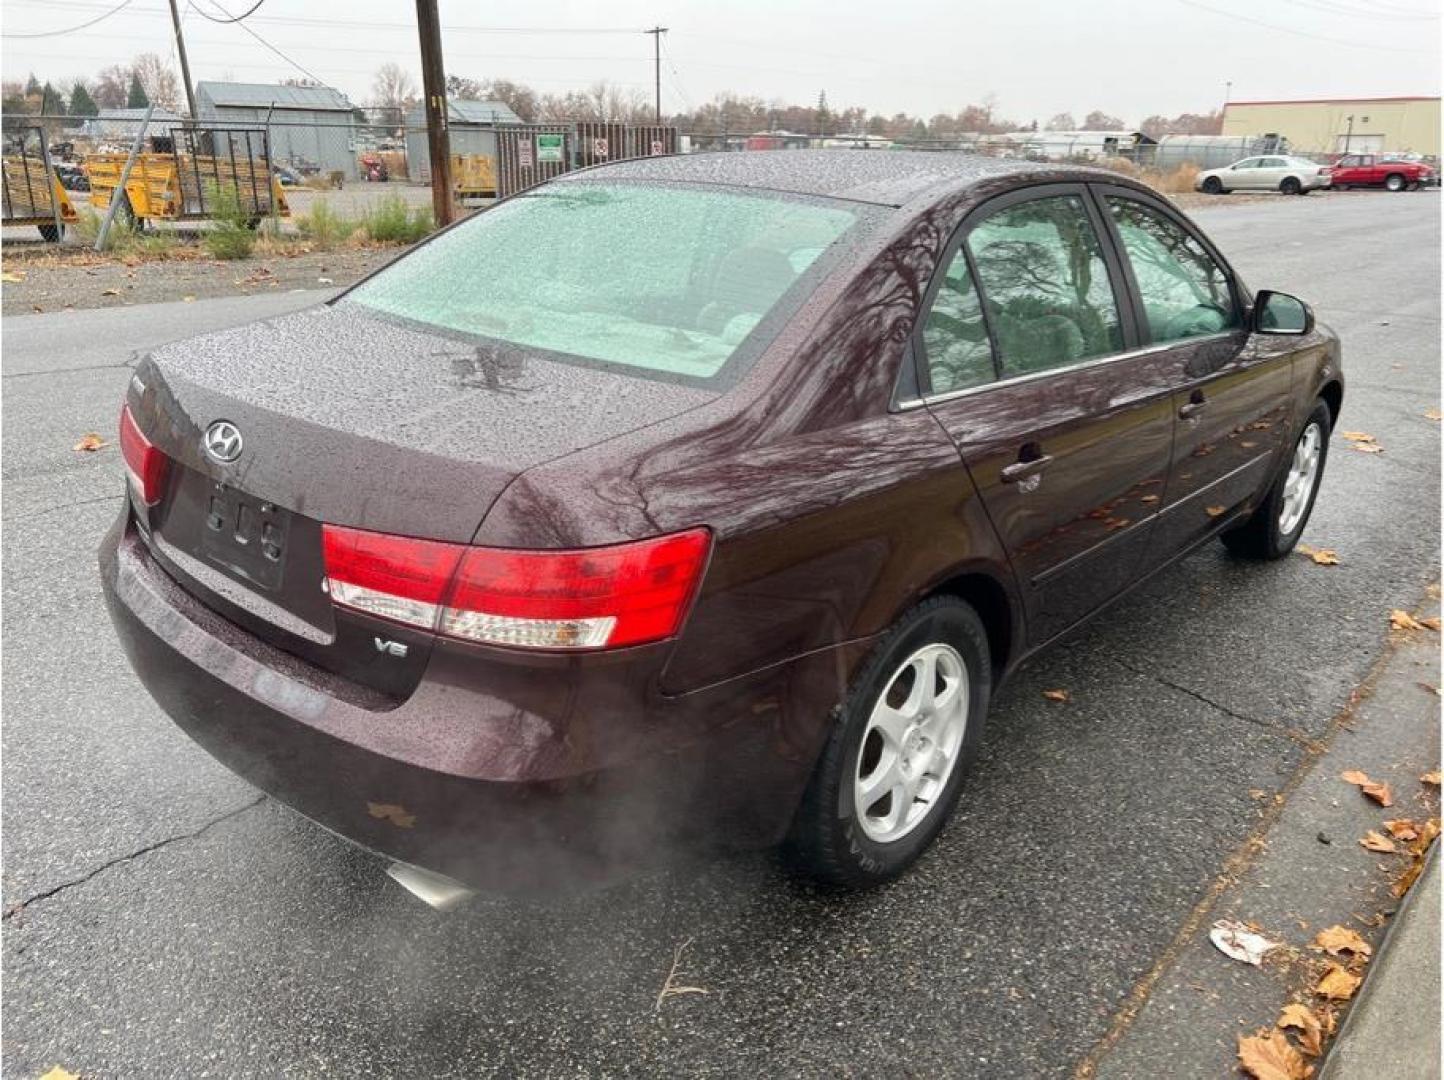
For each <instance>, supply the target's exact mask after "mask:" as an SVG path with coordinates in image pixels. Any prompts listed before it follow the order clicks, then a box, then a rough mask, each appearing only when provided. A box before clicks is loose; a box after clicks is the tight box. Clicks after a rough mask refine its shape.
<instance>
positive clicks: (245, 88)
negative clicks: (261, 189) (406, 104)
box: [196, 82, 358, 180]
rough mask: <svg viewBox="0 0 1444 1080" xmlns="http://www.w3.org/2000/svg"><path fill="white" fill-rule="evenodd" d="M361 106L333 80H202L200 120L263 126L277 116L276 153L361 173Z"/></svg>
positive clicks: (292, 161) (291, 161) (282, 160)
mask: <svg viewBox="0 0 1444 1080" xmlns="http://www.w3.org/2000/svg"><path fill="white" fill-rule="evenodd" d="M354 108H355V106H353V105H352V104H351V102H350V101H348V100H347V99H346V95H345V94H343V93H341V91H339V90H333V89H331V87H329V86H270V85H268V84H266V83H228V82H202V83H197V84H196V111H197V112H199V113H200V122H201V123H202V124H203V125H204V124H206V123H208V122H209V123H225V124H245V125H249V126H253V127H261V126H263V125H264V124H265V123H266V118H267V116H269V117H270V121H271V159H272V160H273V161H275V162H277V163H278V164H282V165H290V166H292V167H293V168H301V167H304V166H311V165H314V166H317V167H318V168H319V169H320V170H321V171H322V172H323V173H327V172H333V171H340V172H343V173H345V174H346V178H347V179H348V180H351V179H354V178H355V177H356V176H357V175H358V171H357V164H356V152H355V146H354V144H355V141H356V115H355V112H354V111H353V110H354Z"/></svg>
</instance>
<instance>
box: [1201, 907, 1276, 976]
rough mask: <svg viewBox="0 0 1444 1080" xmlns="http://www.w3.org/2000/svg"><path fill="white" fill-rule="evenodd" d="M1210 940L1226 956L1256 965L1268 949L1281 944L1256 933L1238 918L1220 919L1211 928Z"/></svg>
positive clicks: (1260, 962) (1261, 960) (1260, 961)
mask: <svg viewBox="0 0 1444 1080" xmlns="http://www.w3.org/2000/svg"><path fill="white" fill-rule="evenodd" d="M1208 940H1209V941H1211V942H1213V944H1214V947H1215V948H1216V949H1218V951H1219V952H1221V953H1223V954H1224V955H1225V956H1227V957H1230V958H1231V959H1234V960H1239V961H1241V962H1243V963H1245V964H1252V965H1253V966H1254V967H1258V966H1259V965H1260V964H1262V963H1263V958H1264V956H1265V955H1266V954H1267V953H1268V951H1269V950H1270V949H1276V948H1278V944H1279V943H1278V942H1277V941H1270V940H1269V939H1268V938H1266V937H1264V936H1263V935H1262V934H1257V933H1254V931H1252V930H1250V929H1249V928H1248V926H1247V925H1245V924H1244V923H1241V922H1238V921H1237V920H1236V919H1219V920H1218V922H1216V923H1214V924H1213V928H1212V929H1211V930H1209V932H1208Z"/></svg>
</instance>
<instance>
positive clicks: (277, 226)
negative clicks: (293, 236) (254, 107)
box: [253, 101, 281, 236]
mask: <svg viewBox="0 0 1444 1080" xmlns="http://www.w3.org/2000/svg"><path fill="white" fill-rule="evenodd" d="M275 111H276V103H275V102H274V101H273V102H271V107H270V108H269V109H267V110H266V199H267V200H268V201H269V202H270V204H271V235H272V236H280V235H281V208H280V207H279V206H277V205H276V204H277V203H278V202H279V201H280V200H279V199H277V198H276V192H277V191H278V190H279V189H280V186H281V182H280V181H279V180H277V179H276V163H275V161H274V160H273V157H272V154H271V114H272V113H273V112H275ZM253 168H254V166H253Z"/></svg>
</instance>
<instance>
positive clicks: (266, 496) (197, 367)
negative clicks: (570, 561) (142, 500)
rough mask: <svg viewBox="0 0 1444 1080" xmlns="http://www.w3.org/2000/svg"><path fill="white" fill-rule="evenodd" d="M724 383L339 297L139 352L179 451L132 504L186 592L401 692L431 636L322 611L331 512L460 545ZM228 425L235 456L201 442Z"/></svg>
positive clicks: (148, 420) (159, 418)
mask: <svg viewBox="0 0 1444 1080" xmlns="http://www.w3.org/2000/svg"><path fill="white" fill-rule="evenodd" d="M715 396H716V393H715V392H713V391H708V390H700V389H697V388H695V387H688V386H682V385H679V384H676V383H669V382H663V381H659V380H657V379H652V378H645V377H636V376H632V375H625V374H621V373H619V372H616V371H614V370H610V369H605V368H601V367H597V366H583V365H579V364H570V363H565V362H562V361H560V360H555V359H548V358H546V357H545V356H544V355H542V354H539V353H536V352H532V351H527V350H524V349H518V348H516V347H513V346H509V345H504V344H500V343H487V344H484V345H479V344H477V343H476V342H474V341H463V340H458V339H456V338H452V337H445V336H441V335H438V334H434V333H428V332H425V331H423V330H420V329H416V328H413V327H411V326H400V325H397V324H395V323H392V322H390V321H383V320H382V319H379V318H376V317H374V316H371V315H368V314H366V313H365V312H363V311H361V310H359V309H358V308H356V307H355V306H353V305H344V304H343V305H339V306H327V307H321V308H316V309H310V310H307V311H302V312H298V313H295V314H292V315H287V316H283V317H280V318H277V319H272V320H268V321H264V322H259V323H253V324H250V325H246V326H242V327H237V328H234V329H231V330H225V331H221V332H219V333H216V334H211V335H207V336H205V337H201V338H196V339H192V340H190V341H185V342H180V343H176V344H172V345H168V346H165V347H164V348H162V349H160V350H158V351H157V352H155V353H154V354H152V355H151V356H150V357H148V358H146V359H145V360H144V361H143V362H142V363H141V364H140V365H139V366H138V368H137V371H136V375H135V378H134V379H133V380H132V385H131V391H130V396H129V402H130V407H131V410H132V412H133V413H134V415H135V418H136V421H137V423H138V424H139V426H140V429H141V431H142V432H143V433H144V434H145V436H146V437H147V438H148V439H150V440H151V441H152V442H153V443H154V444H155V445H156V446H157V447H158V448H159V449H160V450H161V451H163V452H164V453H165V454H166V455H167V457H169V458H170V460H171V466H170V475H169V477H168V480H167V486H166V493H165V496H164V498H163V499H162V501H161V503H160V505H158V506H156V507H154V508H152V509H151V510H150V511H149V512H144V511H142V513H145V514H146V516H147V517H148V519H149V521H148V524H149V531H150V544H151V548H152V550H153V552H154V553H155V554H156V556H157V558H158V559H159V560H160V561H161V562H162V564H163V565H164V566H165V568H166V569H167V571H168V572H169V573H170V574H171V575H172V576H173V577H175V578H176V580H177V581H178V582H179V583H180V584H181V586H182V587H183V588H185V589H187V591H189V592H191V593H192V594H193V595H196V596H197V597H198V598H200V599H201V600H202V601H204V602H205V603H207V604H208V605H210V606H211V607H212V608H214V609H215V610H217V611H219V612H220V613H221V614H223V615H225V616H226V617H227V618H228V619H230V620H231V621H233V622H236V623H238V624H240V625H242V626H244V627H245V628H246V629H249V630H251V631H252V632H254V633H257V634H259V635H261V636H263V637H264V638H266V639H267V640H269V641H270V642H272V643H273V644H276V645H279V646H280V647H282V648H284V649H286V650H288V651H290V652H292V653H295V654H297V655H299V656H302V657H304V658H305V659H307V660H310V661H312V662H314V663H316V664H318V665H320V666H322V667H325V668H326V669H328V670H330V671H333V672H336V673H338V674H343V675H346V676H347V677H349V678H352V679H355V680H356V681H358V682H361V683H363V684H365V685H367V686H368V687H371V688H373V689H377V690H380V691H382V692H384V693H387V694H392V695H401V696H404V695H405V694H406V693H409V692H410V690H411V689H412V688H413V687H414V686H415V683H416V681H417V680H418V679H419V678H420V676H421V673H422V671H423V670H424V668H425V661H426V658H427V656H428V655H429V652H430V635H428V634H424V633H418V632H416V631H414V630H407V629H405V628H403V627H399V626H393V625H391V624H389V623H385V622H382V621H380V620H376V619H371V618H367V617H365V616H359V615H353V614H351V613H340V612H337V611H335V610H334V609H333V607H332V605H331V602H330V599H329V597H327V596H326V594H325V593H324V592H323V590H322V581H323V578H324V564H323V560H322V554H321V525H322V523H332V524H338V525H349V526H352V527H354V528H361V529H370V530H374V531H377V532H386V533H394V534H398V535H404V536H417V537H425V538H427V539H433V540H444V541H449V542H452V543H467V542H469V541H470V540H471V538H472V537H473V536H474V535H475V533H476V530H477V528H478V527H479V525H480V523H481V520H482V518H483V517H484V516H485V514H486V511H487V509H488V508H489V507H490V506H491V504H492V503H493V502H494V501H495V499H496V497H497V496H498V495H500V494H501V492H502V490H503V489H504V488H505V487H506V486H507V484H509V483H510V482H511V480H512V479H513V478H515V477H516V476H517V475H519V474H520V473H521V472H523V471H525V470H526V469H528V468H530V467H532V466H534V465H538V464H540V463H542V462H545V461H549V460H551V459H553V458H556V457H560V456H562V455H565V454H570V453H574V452H576V451H578V450H582V449H585V448H586V447H588V446H592V445H595V444H597V443H600V442H605V441H606V440H608V439H611V438H614V437H616V436H618V435H622V434H625V433H626V432H628V431H632V430H635V429H636V428H638V427H642V426H645V425H648V424H652V423H655V422H657V421H660V420H664V419H666V418H668V417H670V416H674V415H676V414H677V413H679V412H682V411H685V410H687V409H690V408H693V407H695V406H697V405H701V404H704V403H705V402H707V401H709V400H711V399H713V398H714V397H715ZM222 421H224V422H227V423H228V424H230V425H233V428H234V432H236V433H239V436H240V439H241V445H240V448H239V453H238V454H237V455H236V456H235V458H234V460H233V461H230V462H225V461H220V460H217V459H216V458H215V457H214V456H213V455H211V454H208V453H207V452H206V451H205V449H204V446H203V440H204V438H205V436H206V433H207V431H208V429H210V428H211V426H212V425H213V424H216V423H218V422H222ZM226 434H230V433H229V432H227V433H226ZM223 449H224V447H223ZM222 456H224V454H223V455H222ZM545 511H546V508H545V507H538V508H537V512H538V513H545ZM397 646H400V648H397Z"/></svg>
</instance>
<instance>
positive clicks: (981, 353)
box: [923, 249, 993, 394]
mask: <svg viewBox="0 0 1444 1080" xmlns="http://www.w3.org/2000/svg"><path fill="white" fill-rule="evenodd" d="M923 352H924V353H925V354H926V357H927V364H928V376H929V378H930V379H931V382H932V392H933V393H934V394H949V393H952V392H953V391H955V390H966V389H968V388H969V387H971V386H981V385H983V384H984V383H987V382H992V381H993V347H992V345H991V344H989V342H988V328H987V325H986V324H985V323H984V322H983V305H982V302H981V301H980V300H979V299H978V292H977V290H976V289H974V288H973V276H972V275H971V274H970V273H968V260H967V257H966V256H965V255H964V254H963V252H962V249H959V250H958V251H957V253H956V254H954V255H953V259H952V262H950V263H949V264H948V269H947V272H946V273H945V274H944V275H943V280H942V283H941V284H940V285H939V287H938V291H937V295H936V296H934V297H933V306H932V309H931V310H930V311H929V312H928V317H927V321H926V322H924V323H923Z"/></svg>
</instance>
